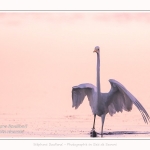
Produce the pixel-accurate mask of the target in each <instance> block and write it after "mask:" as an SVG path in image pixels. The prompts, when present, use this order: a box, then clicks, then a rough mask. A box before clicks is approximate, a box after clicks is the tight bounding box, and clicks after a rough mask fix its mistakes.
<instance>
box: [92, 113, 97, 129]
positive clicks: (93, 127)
mask: <svg viewBox="0 0 150 150" xmlns="http://www.w3.org/2000/svg"><path fill="white" fill-rule="evenodd" d="M95 119H96V115H95V114H94V122H93V128H92V129H93V130H95Z"/></svg>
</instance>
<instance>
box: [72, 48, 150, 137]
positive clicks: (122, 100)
mask: <svg viewBox="0 0 150 150" xmlns="http://www.w3.org/2000/svg"><path fill="white" fill-rule="evenodd" d="M94 52H96V53H97V57H98V59H97V87H98V88H97V87H96V86H94V85H93V84H91V83H83V84H79V85H78V86H73V87H72V107H75V109H77V108H78V107H79V106H80V105H81V104H82V102H83V100H84V98H85V96H87V97H88V100H89V104H90V106H91V109H92V112H93V115H94V123H93V130H92V131H94V130H95V117H96V115H98V116H100V117H101V118H102V129H101V136H103V125H104V120H105V116H106V114H107V113H109V114H110V115H111V116H112V115H113V114H115V113H116V112H122V111H123V110H125V111H131V110H132V106H133V104H134V105H135V106H136V107H137V108H138V110H139V111H140V113H141V115H142V117H143V120H144V122H145V123H148V121H150V117H149V115H148V113H147V111H146V110H145V108H144V107H143V106H142V104H141V103H140V102H139V101H138V100H137V99H136V98H135V97H134V96H133V95H132V94H131V93H130V92H129V91H128V90H127V89H126V88H125V87H124V86H123V85H122V84H121V83H119V82H118V81H116V80H114V79H110V80H109V82H110V84H111V89H110V91H109V92H108V93H101V91H100V81H99V78H100V77H99V71H100V69H99V67H100V63H99V47H98V46H97V47H95V50H94ZM97 91H99V92H100V93H99V94H98V92H97Z"/></svg>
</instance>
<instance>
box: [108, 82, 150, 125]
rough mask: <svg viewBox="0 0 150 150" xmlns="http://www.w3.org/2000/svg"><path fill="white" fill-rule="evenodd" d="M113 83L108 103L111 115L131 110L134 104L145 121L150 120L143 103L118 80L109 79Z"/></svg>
mask: <svg viewBox="0 0 150 150" xmlns="http://www.w3.org/2000/svg"><path fill="white" fill-rule="evenodd" d="M109 82H110V84H111V90H110V92H109V93H108V98H107V101H106V105H107V106H108V111H109V114H110V115H113V114H114V113H116V112H119V111H120V112H122V111H123V110H125V111H131V110H132V105H133V104H134V105H135V106H136V107H137V108H138V110H139V111H140V113H141V115H142V117H143V120H144V122H145V123H148V121H150V117H149V115H148V113H147V111H146V110H145V108H144V107H143V106H142V104H141V103H140V102H139V101H138V100H137V99H136V98H135V97H134V96H133V95H132V94H131V93H130V92H129V91H128V90H127V89H126V88H125V87H124V86H123V85H122V84H121V83H119V82H118V81H116V80H114V79H110V80H109Z"/></svg>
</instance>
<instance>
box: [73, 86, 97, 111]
mask: <svg viewBox="0 0 150 150" xmlns="http://www.w3.org/2000/svg"><path fill="white" fill-rule="evenodd" d="M95 93H96V87H95V86H94V85H93V84H90V83H83V84H79V85H78V86H73V87H72V107H75V109H77V108H78V107H79V106H80V105H81V104H82V102H83V100H84V98H85V96H87V97H88V100H89V104H90V106H91V108H92V107H93V102H94V96H95ZM92 109H93V108H92Z"/></svg>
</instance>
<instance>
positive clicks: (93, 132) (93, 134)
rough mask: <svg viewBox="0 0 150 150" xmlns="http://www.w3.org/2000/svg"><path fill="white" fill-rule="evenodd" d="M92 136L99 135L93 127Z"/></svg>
mask: <svg viewBox="0 0 150 150" xmlns="http://www.w3.org/2000/svg"><path fill="white" fill-rule="evenodd" d="M90 136H91V137H97V132H96V131H95V129H92V130H91V132H90Z"/></svg>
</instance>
